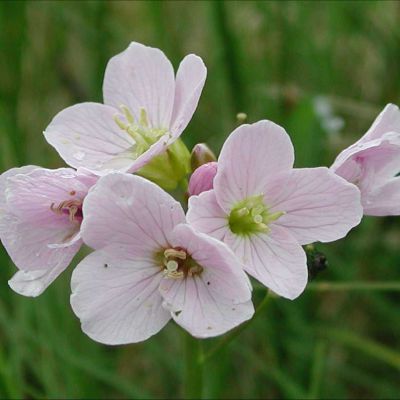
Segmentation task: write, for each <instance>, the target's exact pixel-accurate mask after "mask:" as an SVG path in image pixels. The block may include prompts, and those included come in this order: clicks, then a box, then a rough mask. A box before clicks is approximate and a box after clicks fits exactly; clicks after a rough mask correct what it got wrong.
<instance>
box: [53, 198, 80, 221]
mask: <svg viewBox="0 0 400 400" xmlns="http://www.w3.org/2000/svg"><path fill="white" fill-rule="evenodd" d="M50 210H51V211H53V212H54V213H56V214H58V215H68V219H69V220H70V222H78V223H81V222H82V219H83V214H82V200H78V199H75V200H66V201H62V202H61V203H60V204H59V205H58V206H56V205H55V203H52V204H51V206H50Z"/></svg>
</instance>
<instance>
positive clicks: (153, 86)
mask: <svg viewBox="0 0 400 400" xmlns="http://www.w3.org/2000/svg"><path fill="white" fill-rule="evenodd" d="M206 74H207V72H206V67H205V66H204V64H203V61H202V60H201V58H199V57H197V56H195V55H193V54H191V55H188V56H186V57H185V58H184V59H183V61H182V62H181V64H180V66H179V69H178V72H177V75H176V79H175V76H174V70H173V67H172V65H171V63H170V61H169V60H168V59H167V58H166V56H165V55H164V53H163V52H162V51H160V50H158V49H155V48H151V47H146V46H143V45H141V44H139V43H134V42H133V43H131V44H130V46H129V47H128V48H127V49H126V50H125V51H124V52H122V53H121V54H118V55H117V56H115V57H113V58H112V59H111V60H110V61H109V63H108V65H107V68H106V72H105V77H104V84H103V93H104V103H105V104H98V103H82V104H77V105H74V106H72V107H69V108H67V109H65V110H63V111H61V112H60V113H59V114H58V115H56V116H55V118H54V119H53V121H52V122H51V123H50V125H49V126H48V127H47V129H46V131H45V133H44V134H45V137H46V139H47V141H48V142H49V143H50V144H51V145H52V146H54V147H55V149H56V150H57V151H58V153H59V154H60V155H61V157H62V158H63V159H64V160H65V162H66V163H67V164H69V165H71V166H72V167H75V168H79V167H85V168H87V169H89V170H90V171H92V172H93V173H95V174H96V175H104V174H107V173H108V172H110V171H115V170H118V171H123V172H128V171H129V172H135V171H137V170H139V169H140V168H141V167H143V166H144V165H146V164H147V163H148V162H149V161H150V160H151V159H152V158H153V157H155V156H156V155H159V154H161V153H162V152H164V151H165V150H166V148H167V147H168V146H169V145H170V144H172V143H173V142H174V141H175V140H176V139H178V138H179V136H180V135H181V133H182V131H183V130H184V129H185V128H186V126H187V124H188V123H189V121H190V119H191V118H192V115H193V113H194V111H195V109H196V107H197V103H198V101H199V98H200V95H201V91H202V89H203V86H204V82H205V79H206Z"/></svg>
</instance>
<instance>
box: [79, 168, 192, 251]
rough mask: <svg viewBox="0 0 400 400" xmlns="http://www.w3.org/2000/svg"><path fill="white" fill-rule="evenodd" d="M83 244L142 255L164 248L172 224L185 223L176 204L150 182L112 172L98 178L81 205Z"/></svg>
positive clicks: (179, 207)
mask: <svg viewBox="0 0 400 400" xmlns="http://www.w3.org/2000/svg"><path fill="white" fill-rule="evenodd" d="M83 215H84V218H83V223H82V227H81V232H82V237H83V240H84V242H85V243H86V244H87V245H89V246H91V247H93V248H94V249H100V248H102V247H104V246H107V245H109V244H111V243H116V244H124V245H126V246H130V247H132V248H137V249H139V250H140V251H142V252H143V253H148V252H154V249H159V248H167V247H168V245H169V235H170V234H171V232H172V229H173V228H174V226H175V225H177V224H179V223H181V222H184V221H185V214H184V211H183V209H182V206H181V205H180V203H178V202H177V201H176V200H174V199H173V198H172V197H171V196H170V195H169V194H168V193H166V192H164V191H163V190H162V189H161V188H159V187H158V186H157V185H155V184H154V183H151V182H150V181H147V180H146V179H144V178H141V177H139V176H135V175H129V174H122V173H113V174H109V175H107V176H104V177H102V178H101V179H99V181H98V183H97V184H96V186H95V187H94V188H93V189H92V190H91V191H90V193H89V195H88V196H87V197H86V199H85V203H84V204H83Z"/></svg>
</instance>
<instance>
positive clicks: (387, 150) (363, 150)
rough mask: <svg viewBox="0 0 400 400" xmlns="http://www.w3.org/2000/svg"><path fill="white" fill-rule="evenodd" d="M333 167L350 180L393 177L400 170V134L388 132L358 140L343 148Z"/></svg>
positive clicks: (337, 172)
mask: <svg viewBox="0 0 400 400" xmlns="http://www.w3.org/2000/svg"><path fill="white" fill-rule="evenodd" d="M331 169H332V170H333V171H334V172H335V173H336V174H338V175H339V176H341V177H343V178H344V179H346V180H347V181H349V182H354V183H357V184H358V183H360V182H363V181H364V180H365V178H366V177H367V178H371V175H373V177H374V180H376V178H378V179H386V178H392V177H393V176H394V175H396V174H397V173H398V172H399V171H400V134H398V133H393V132H391V133H386V134H384V135H383V136H382V137H380V138H378V139H374V140H371V141H368V142H362V143H360V142H358V143H356V144H354V145H352V146H350V147H349V148H347V149H345V150H343V151H342V152H341V153H340V154H339V156H338V157H337V158H336V160H335V162H334V163H333V164H332V166H331Z"/></svg>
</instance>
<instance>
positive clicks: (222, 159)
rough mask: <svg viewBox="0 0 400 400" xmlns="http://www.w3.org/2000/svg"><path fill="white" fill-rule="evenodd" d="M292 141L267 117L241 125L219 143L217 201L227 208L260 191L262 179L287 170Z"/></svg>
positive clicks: (216, 183) (271, 177) (272, 177)
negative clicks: (223, 141) (250, 123)
mask: <svg viewBox="0 0 400 400" xmlns="http://www.w3.org/2000/svg"><path fill="white" fill-rule="evenodd" d="M293 162H294V150H293V145H292V143H291V141H290V138H289V136H288V134H287V133H286V131H285V130H284V129H283V128H282V127H280V126H279V125H276V124H274V123H273V122H271V121H266V120H265V121H259V122H256V123H255V124H252V125H241V126H240V127H239V128H237V129H235V130H234V131H233V132H232V133H231V135H230V136H229V137H228V139H227V140H226V142H225V144H224V146H223V147H222V150H221V154H220V156H219V159H218V172H217V175H216V176H215V179H214V189H215V194H216V196H217V200H218V203H219V205H220V206H221V207H222V208H223V209H224V210H225V211H226V212H228V211H229V210H230V208H231V207H232V205H233V204H235V203H237V202H238V201H241V200H243V199H245V198H247V197H250V196H255V195H259V194H262V193H263V192H262V190H263V188H264V186H265V183H266V182H268V181H269V180H271V179H274V178H275V176H276V175H277V174H280V173H282V172H285V171H289V170H290V169H291V168H292V166H293Z"/></svg>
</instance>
